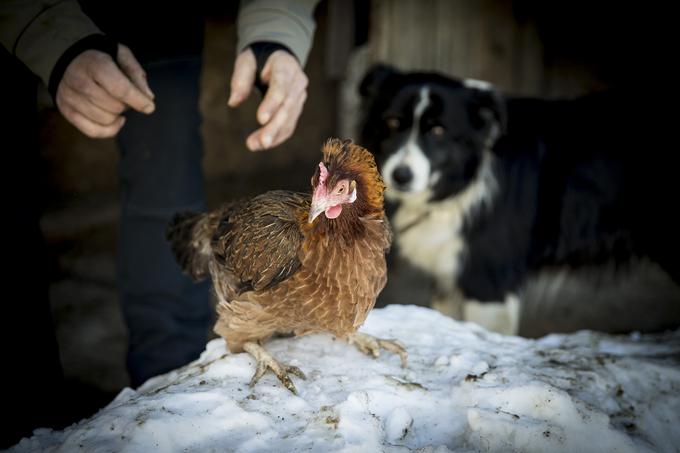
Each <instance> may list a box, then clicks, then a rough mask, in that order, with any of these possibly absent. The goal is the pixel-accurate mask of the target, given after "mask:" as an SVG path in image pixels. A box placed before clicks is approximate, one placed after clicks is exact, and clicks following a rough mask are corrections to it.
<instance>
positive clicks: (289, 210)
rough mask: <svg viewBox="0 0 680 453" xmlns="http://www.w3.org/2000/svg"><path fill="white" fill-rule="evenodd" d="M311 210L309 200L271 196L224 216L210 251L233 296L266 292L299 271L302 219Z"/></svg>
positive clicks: (280, 194)
mask: <svg viewBox="0 0 680 453" xmlns="http://www.w3.org/2000/svg"><path fill="white" fill-rule="evenodd" d="M309 205H310V196H309V195H306V194H301V193H294V192H287V191H282V190H279V191H271V192H267V193H264V194H262V195H259V196H257V197H254V198H252V199H250V200H249V201H248V202H246V203H244V204H241V205H240V206H239V207H238V208H237V209H232V210H230V212H229V215H225V216H223V217H222V219H221V221H220V223H219V225H218V226H217V230H216V232H215V235H214V236H213V240H212V250H213V253H214V257H215V260H216V262H217V263H219V265H220V267H221V268H222V270H223V271H226V273H227V275H230V276H232V280H234V281H233V283H235V285H234V286H235V287H236V289H237V291H239V292H241V291H247V290H262V289H266V288H269V287H271V286H272V285H275V284H276V283H278V282H280V281H282V280H285V279H286V278H288V277H289V276H290V275H292V274H293V273H295V271H296V270H298V268H299V267H300V261H299V259H298V252H299V250H300V246H301V244H302V241H303V236H302V233H301V232H300V219H304V218H306V217H305V216H306V215H307V213H308V212H309Z"/></svg>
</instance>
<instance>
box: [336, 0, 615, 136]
mask: <svg viewBox="0 0 680 453" xmlns="http://www.w3.org/2000/svg"><path fill="white" fill-rule="evenodd" d="M333 1H334V0H331V2H333ZM335 1H338V2H342V0H335ZM327 58H328V56H327ZM376 62H383V63H389V64H392V65H394V66H396V67H397V68H400V69H403V70H427V71H429V70H432V71H439V72H443V73H445V74H448V75H452V76H455V77H459V78H474V79H480V80H485V81H488V82H491V83H492V84H494V85H496V86H497V87H498V88H500V89H501V90H502V91H504V92H506V93H510V94H513V95H522V96H540V97H549V98H555V97H574V96H578V95H581V94H584V93H587V92H591V91H594V90H597V89H600V88H601V87H602V86H603V84H602V83H601V82H600V81H599V80H598V78H597V77H596V76H595V75H594V74H592V73H591V72H590V71H589V70H588V68H587V67H585V66H584V65H583V64H581V63H579V62H576V61H567V60H564V59H560V58H555V56H546V52H545V50H544V46H543V43H542V42H541V39H540V36H539V33H538V31H537V27H536V24H535V22H534V21H533V19H532V18H531V17H518V14H516V12H515V9H514V8H513V3H512V2H511V1H509V0H372V2H371V23H370V31H369V40H368V43H367V44H366V45H365V46H364V47H363V48H361V49H359V50H357V51H355V52H354V54H353V55H352V57H350V62H349V65H348V69H347V71H346V75H345V80H344V82H343V83H342V86H341V93H340V99H341V104H342V105H341V106H340V114H339V125H338V128H339V132H340V134H341V135H345V136H354V135H355V131H356V122H357V119H358V110H357V109H358V108H359V103H360V102H359V99H358V97H357V94H356V87H357V86H358V83H360V80H361V78H362V76H363V74H364V73H365V72H366V70H367V69H368V67H370V65H371V64H373V63H376Z"/></svg>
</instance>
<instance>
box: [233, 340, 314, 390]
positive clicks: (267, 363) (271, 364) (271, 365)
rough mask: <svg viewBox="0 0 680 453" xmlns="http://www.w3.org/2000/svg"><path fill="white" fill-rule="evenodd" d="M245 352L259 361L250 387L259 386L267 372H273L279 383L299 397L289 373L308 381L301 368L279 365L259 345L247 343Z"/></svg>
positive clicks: (244, 347) (244, 346) (244, 348)
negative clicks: (258, 383)
mask: <svg viewBox="0 0 680 453" xmlns="http://www.w3.org/2000/svg"><path fill="white" fill-rule="evenodd" d="M243 350H244V351H246V352H247V353H248V354H250V355H252V356H253V358H254V359H255V360H256V361H257V368H256V369H255V374H253V378H252V379H251V380H250V384H249V385H250V387H252V386H254V385H255V384H257V381H259V380H260V378H261V377H262V376H264V374H265V373H266V372H267V370H272V373H274V374H275V375H276V377H277V378H279V381H281V383H282V384H283V386H284V387H286V388H287V389H288V390H290V391H291V392H293V394H294V395H297V389H296V388H295V385H294V384H293V381H291V380H290V377H289V376H288V373H290V374H293V375H295V376H297V377H299V378H300V379H307V377H306V376H305V373H303V372H302V370H301V369H300V368H298V367H296V366H292V365H286V364H283V363H279V362H278V361H277V360H276V359H275V358H274V357H273V356H272V355H271V354H270V353H269V352H267V350H266V349H265V348H263V347H262V346H260V345H259V344H257V343H253V342H248V343H245V344H244V345H243Z"/></svg>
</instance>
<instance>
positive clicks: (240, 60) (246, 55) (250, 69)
mask: <svg viewBox="0 0 680 453" xmlns="http://www.w3.org/2000/svg"><path fill="white" fill-rule="evenodd" d="M256 71H257V62H256V61H255V55H254V54H253V51H252V50H251V49H250V48H248V49H246V50H244V51H243V52H241V53H240V54H239V55H238V57H236V61H235V62H234V73H233V74H232V76H231V93H230V94H229V101H228V102H227V104H228V105H229V107H236V106H238V105H239V104H241V102H243V101H245V100H246V99H247V98H248V95H249V94H250V91H251V90H252V88H253V84H254V83H255V72H256Z"/></svg>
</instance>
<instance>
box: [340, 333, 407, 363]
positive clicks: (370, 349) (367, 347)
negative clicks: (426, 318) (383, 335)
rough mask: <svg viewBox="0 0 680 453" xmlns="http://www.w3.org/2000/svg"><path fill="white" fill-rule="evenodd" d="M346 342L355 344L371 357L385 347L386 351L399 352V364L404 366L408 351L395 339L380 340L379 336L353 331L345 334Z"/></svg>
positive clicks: (378, 353)
mask: <svg viewBox="0 0 680 453" xmlns="http://www.w3.org/2000/svg"><path fill="white" fill-rule="evenodd" d="M347 342H348V343H349V344H353V345H356V347H357V348H358V349H359V350H360V351H361V352H363V353H364V354H367V355H372V356H373V357H378V356H380V349H387V350H388V351H391V352H394V353H395V354H399V358H401V366H402V367H404V368H406V359H407V357H408V353H407V352H406V349H404V348H403V346H401V345H400V344H398V343H397V342H396V341H392V340H382V339H380V338H375V337H372V336H371V335H367V334H365V333H361V332H354V333H352V334H350V335H348V336H347Z"/></svg>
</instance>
